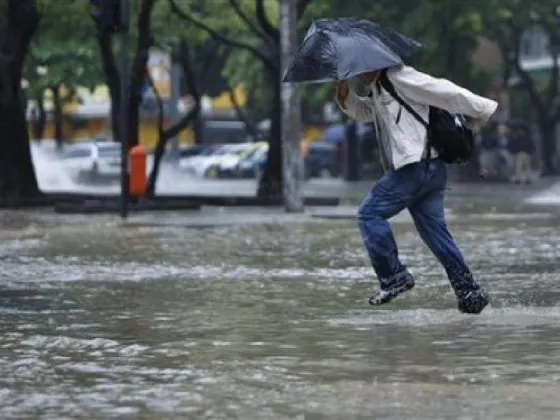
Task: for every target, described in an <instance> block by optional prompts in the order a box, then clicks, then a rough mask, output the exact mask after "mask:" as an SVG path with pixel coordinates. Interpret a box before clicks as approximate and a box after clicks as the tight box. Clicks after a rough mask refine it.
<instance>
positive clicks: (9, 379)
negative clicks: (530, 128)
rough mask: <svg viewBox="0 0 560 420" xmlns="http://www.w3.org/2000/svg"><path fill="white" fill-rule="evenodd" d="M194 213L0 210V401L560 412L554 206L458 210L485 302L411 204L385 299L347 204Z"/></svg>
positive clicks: (372, 412)
mask: <svg viewBox="0 0 560 420" xmlns="http://www.w3.org/2000/svg"><path fill="white" fill-rule="evenodd" d="M188 217H189V213H186V212H185V213H158V214H141V215H133V216H132V217H131V219H130V221H128V222H126V223H123V222H120V221H119V220H118V219H116V218H115V217H114V216H60V215H54V214H48V213H45V212H42V213H40V212H1V213H0V226H1V229H0V258H1V261H2V265H1V266H0V267H1V271H0V276H1V278H2V282H1V286H0V314H1V318H0V329H1V331H0V418H2V419H57V420H58V419H82V418H84V419H92V418H95V419H154V420H155V419H158V420H159V419H191V418H192V419H198V418H200V419H233V418H239V419H394V420H396V419H415V420H416V419H484V420H490V419H539V420H542V419H557V418H560V399H559V398H558V394H559V391H560V386H559V385H560V305H559V303H560V274H559V268H560V267H559V265H560V262H559V261H560V259H559V257H560V231H558V229H557V226H558V222H559V221H560V220H559V219H560V217H559V215H558V212H557V211H556V212H555V211H551V212H548V213H547V212H541V213H535V212H531V213H516V212H514V211H512V212H510V213H508V214H505V213H494V214H493V215H491V216H488V215H484V214H482V213H481V214H480V215H476V214H474V215H473V214H472V212H471V214H470V215H469V216H467V215H465V216H464V217H455V218H454V219H452V221H451V224H452V228H453V230H454V232H455V233H456V236H457V237H458V239H459V241H460V243H461V245H462V248H463V249H464V251H465V254H466V256H467V258H468V260H469V262H470V264H471V265H472V268H473V270H474V271H475V272H476V273H477V275H478V277H479V279H480V281H481V282H482V283H483V284H484V285H485V286H486V287H487V288H488V290H489V291H490V292H491V294H492V296H493V299H494V301H493V303H492V306H491V307H489V308H488V309H487V310H486V311H485V312H484V313H483V314H482V315H480V316H467V315H462V314H459V313H458V312H457V310H456V309H455V306H456V303H455V300H454V297H453V295H452V293H451V292H450V289H449V286H448V284H447V282H446V280H445V278H444V276H443V271H442V269H441V268H440V267H439V265H438V264H437V263H436V262H435V260H434V259H433V258H432V257H431V255H430V254H429V252H428V251H427V249H426V248H425V247H424V246H423V245H422V243H421V242H420V240H419V239H418V237H417V235H416V234H415V232H414V229H413V227H412V226H411V225H410V224H408V223H407V222H399V223H397V224H396V225H395V229H396V232H397V239H398V242H399V244H400V246H401V250H402V251H401V253H402V256H403V259H404V260H405V262H406V263H407V264H408V265H409V267H410V269H411V271H412V272H413V273H414V274H415V275H416V276H417V287H416V288H415V289H414V290H413V291H411V292H409V293H408V294H407V295H406V296H403V297H402V298H399V299H398V300H397V301H395V302H394V303H392V304H389V305H387V306H385V307H382V308H372V307H369V306H368V305H367V297H368V296H369V295H370V292H371V291H372V283H371V280H372V272H371V269H370V268H368V263H367V261H366V257H365V254H364V251H363V250H362V248H361V243H360V239H359V237H358V233H357V230H356V227H355V225H354V223H352V222H349V221H348V222H346V221H308V222H301V223H284V224H277V223H268V224H251V225H248V224H240V225H236V226H221V227H213V228H204V229H193V228H188V227H187V226H186V225H184V222H186V221H188ZM223 217H227V214H224V216H223Z"/></svg>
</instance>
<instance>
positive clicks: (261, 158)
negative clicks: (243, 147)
mask: <svg viewBox="0 0 560 420" xmlns="http://www.w3.org/2000/svg"><path fill="white" fill-rule="evenodd" d="M267 156H268V143H265V145H264V146H263V147H261V148H258V149H257V150H255V152H254V153H252V154H251V155H249V156H247V157H246V158H245V159H242V160H241V161H239V163H238V164H237V165H236V167H235V168H233V169H232V170H231V173H228V174H222V176H223V177H226V176H228V175H230V176H232V177H234V178H256V179H259V177H260V175H261V174H262V172H263V171H264V165H265V164H266V158H267Z"/></svg>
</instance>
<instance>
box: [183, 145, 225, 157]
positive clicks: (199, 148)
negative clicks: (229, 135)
mask: <svg viewBox="0 0 560 420" xmlns="http://www.w3.org/2000/svg"><path fill="white" fill-rule="evenodd" d="M214 150H216V146H213V145H202V144H195V145H192V146H187V147H181V148H179V159H187V158H190V157H193V156H200V155H202V154H203V153H205V152H207V153H208V154H211V153H212V151H214Z"/></svg>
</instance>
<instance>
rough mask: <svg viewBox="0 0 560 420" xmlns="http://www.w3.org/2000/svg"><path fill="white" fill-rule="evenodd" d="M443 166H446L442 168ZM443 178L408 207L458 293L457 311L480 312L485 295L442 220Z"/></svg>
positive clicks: (485, 299)
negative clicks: (438, 184) (437, 185)
mask: <svg viewBox="0 0 560 420" xmlns="http://www.w3.org/2000/svg"><path fill="white" fill-rule="evenodd" d="M444 169H445V168H444ZM444 187H445V181H443V183H442V185H441V187H438V188H435V189H433V190H431V191H430V192H429V193H428V194H427V195H426V196H425V197H423V198H422V199H421V200H420V201H418V202H416V203H414V204H413V205H411V206H410V207H409V211H410V214H411V215H412V218H413V220H414V223H415V225H416V228H417V229H418V232H419V233H420V236H421V237H422V239H423V240H424V242H425V243H426V245H427V246H428V247H429V248H430V250H431V251H432V253H433V254H434V255H435V256H436V257H437V259H438V260H439V261H440V263H441V264H442V265H443V267H444V268H445V271H446V272H447V276H448V278H449V281H450V282H451V286H452V287H453V290H454V291H455V295H456V296H457V300H458V306H459V310H460V311H461V312H465V313H480V312H481V311H482V310H483V309H484V307H485V306H486V305H487V304H488V295H487V294H486V292H485V291H484V290H483V289H482V288H481V287H480V286H479V285H478V283H477V282H476V281H475V280H474V279H473V276H472V274H471V272H470V270H469V267H468V266H467V264H466V263H465V260H464V258H463V255H462V253H461V251H460V250H459V247H458V246H457V244H456V243H455V240H454V239H453V237H452V236H451V233H450V232H449V229H448V228H447V223H446V221H445V214H444V207H443V198H444Z"/></svg>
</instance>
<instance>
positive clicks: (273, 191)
mask: <svg viewBox="0 0 560 420" xmlns="http://www.w3.org/2000/svg"><path fill="white" fill-rule="evenodd" d="M275 76H278V77H275V78H274V80H275V83H274V85H273V86H274V94H273V97H272V110H271V112H270V132H269V134H268V145H269V146H268V156H267V159H266V165H265V167H264V172H263V175H262V177H261V179H260V182H259V187H258V189H257V196H258V197H262V198H269V199H280V198H282V132H281V130H282V102H281V100H282V98H281V95H280V83H278V80H279V77H280V74H279V73H277V74H276V75H275Z"/></svg>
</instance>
